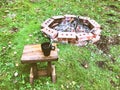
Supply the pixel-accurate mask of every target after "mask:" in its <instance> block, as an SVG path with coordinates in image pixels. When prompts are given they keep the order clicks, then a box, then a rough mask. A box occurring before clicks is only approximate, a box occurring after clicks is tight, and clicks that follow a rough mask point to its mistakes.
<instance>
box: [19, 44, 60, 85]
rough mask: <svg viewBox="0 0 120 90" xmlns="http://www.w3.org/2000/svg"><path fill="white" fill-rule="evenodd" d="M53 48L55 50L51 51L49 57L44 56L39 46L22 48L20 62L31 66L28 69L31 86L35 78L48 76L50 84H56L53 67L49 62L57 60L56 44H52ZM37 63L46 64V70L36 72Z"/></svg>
mask: <svg viewBox="0 0 120 90" xmlns="http://www.w3.org/2000/svg"><path fill="white" fill-rule="evenodd" d="M53 46H55V50H52V51H51V53H50V56H44V54H43V52H42V50H41V45H40V44H35V45H26V46H25V47H24V50H23V54H22V58H21V62H22V63H29V64H31V68H30V83H31V84H33V81H34V79H35V78H37V77H38V76H50V77H51V79H52V82H53V83H55V82H56V73H55V66H54V65H52V64H51V62H52V61H57V60H58V51H57V47H56V44H53ZM37 62H47V68H46V69H40V70H38V69H37Z"/></svg>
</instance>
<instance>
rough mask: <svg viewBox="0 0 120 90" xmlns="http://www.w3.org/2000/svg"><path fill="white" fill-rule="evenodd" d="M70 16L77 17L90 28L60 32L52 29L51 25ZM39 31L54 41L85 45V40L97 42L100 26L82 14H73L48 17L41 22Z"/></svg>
mask: <svg viewBox="0 0 120 90" xmlns="http://www.w3.org/2000/svg"><path fill="white" fill-rule="evenodd" d="M67 17H70V18H76V17H78V18H79V19H80V20H82V22H83V23H84V24H89V27H90V28H91V30H90V32H89V33H85V32H79V33H75V32H61V31H57V30H54V29H53V28H51V27H54V26H55V25H57V23H58V24H59V23H60V22H61V21H62V20H63V19H65V18H67ZM41 28H42V29H41V31H42V33H43V34H44V35H46V36H47V37H49V38H50V39H51V40H52V41H54V42H62V43H72V44H75V45H77V46H84V45H86V43H87V41H91V42H92V43H95V42H97V41H98V40H99V39H100V34H101V26H100V25H99V24H98V23H97V22H96V21H95V20H93V19H90V18H89V17H83V16H75V15H64V16H53V17H51V18H48V19H47V20H45V21H44V22H43V23H42V24H41Z"/></svg>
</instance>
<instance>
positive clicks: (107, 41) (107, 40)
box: [95, 36, 120, 67]
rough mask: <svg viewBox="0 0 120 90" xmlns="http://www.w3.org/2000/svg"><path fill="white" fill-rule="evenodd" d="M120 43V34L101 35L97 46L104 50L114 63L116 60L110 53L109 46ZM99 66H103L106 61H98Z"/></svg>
mask: <svg viewBox="0 0 120 90" xmlns="http://www.w3.org/2000/svg"><path fill="white" fill-rule="evenodd" d="M119 44H120V36H113V37H107V36H101V39H100V40H99V41H98V42H96V43H95V45H96V46H97V48H98V49H99V50H102V51H103V53H104V54H106V55H107V56H109V58H110V60H111V61H112V62H113V63H114V62H115V61H116V60H115V58H114V57H113V56H112V55H110V54H109V51H110V49H109V46H110V45H119ZM97 64H98V66H100V67H103V66H104V62H99V63H97Z"/></svg>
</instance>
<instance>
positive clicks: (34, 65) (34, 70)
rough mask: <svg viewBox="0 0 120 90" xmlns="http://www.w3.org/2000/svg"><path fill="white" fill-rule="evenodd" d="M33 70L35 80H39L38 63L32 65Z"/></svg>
mask: <svg viewBox="0 0 120 90" xmlns="http://www.w3.org/2000/svg"><path fill="white" fill-rule="evenodd" d="M32 68H33V74H34V78H37V77H38V73H37V72H38V70H37V64H36V63H33V64H32Z"/></svg>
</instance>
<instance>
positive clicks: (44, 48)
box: [41, 42, 55, 56]
mask: <svg viewBox="0 0 120 90" xmlns="http://www.w3.org/2000/svg"><path fill="white" fill-rule="evenodd" d="M41 49H42V52H43V54H44V56H49V55H50V52H51V50H55V46H52V44H51V43H50V42H45V43H42V44H41Z"/></svg>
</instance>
